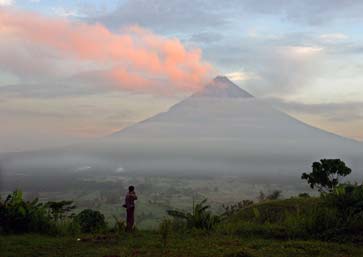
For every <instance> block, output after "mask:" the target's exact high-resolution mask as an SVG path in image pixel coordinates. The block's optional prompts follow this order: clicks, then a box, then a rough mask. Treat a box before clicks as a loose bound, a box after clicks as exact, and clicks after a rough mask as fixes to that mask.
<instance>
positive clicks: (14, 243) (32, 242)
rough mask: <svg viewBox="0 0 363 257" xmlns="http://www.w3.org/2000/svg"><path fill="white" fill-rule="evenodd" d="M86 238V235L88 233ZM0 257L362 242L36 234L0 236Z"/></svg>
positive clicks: (349, 253) (331, 249)
mask: <svg viewBox="0 0 363 257" xmlns="http://www.w3.org/2000/svg"><path fill="white" fill-rule="evenodd" d="M88 238H89V236H88ZM0 245H1V248H0V256H1V257H15V256H16V257H18V256H23V257H33V256H34V257H42V256H67V257H73V256H74V257H75V256H89V257H93V256H94V257H96V256H97V257H102V256H155V257H160V256H168V257H174V256H175V257H182V256H213V257H218V256H221V257H222V256H223V257H234V256H235V257H305V256H306V257H312V256H314V257H355V256H356V257H361V256H363V246H362V245H361V246H359V245H353V244H349V243H348V244H337V243H327V242H321V241H298V240H290V241H283V240H270V239H262V238H258V237H255V238H251V237H249V238H244V237H236V236H234V237H231V236H226V235H220V234H218V233H214V234H212V235H206V234H200V233H193V234H189V235H184V236H182V235H172V236H171V237H170V238H169V239H168V244H167V246H166V248H163V247H162V243H161V238H160V235H159V234H158V233H156V232H152V231H141V232H140V231H139V232H136V233H134V234H132V235H126V236H124V237H123V238H115V237H114V238H112V237H111V238H107V239H105V240H101V241H100V242H95V241H77V238H75V237H50V236H44V235H37V234H26V235H10V236H0Z"/></svg>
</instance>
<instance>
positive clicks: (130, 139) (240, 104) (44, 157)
mask: <svg viewBox="0 0 363 257" xmlns="http://www.w3.org/2000/svg"><path fill="white" fill-rule="evenodd" d="M59 156H62V158H61V159H60V158H59ZM362 156H363V144H362V143H359V142H356V141H354V140H351V139H347V138H343V137H340V136H337V135H335V134H332V133H329V132H326V131H323V130H320V129H317V128H314V127H311V126H309V125H307V124H305V123H303V122H301V121H298V120H296V119H294V118H292V117H291V116H289V115H287V114H285V113H283V112H281V111H279V110H276V109H274V108H273V107H271V106H269V105H267V104H265V103H263V102H261V101H259V100H258V99H256V98H255V97H253V96H252V95H251V94H249V93H248V92H246V91H244V90H243V89H241V88H240V87H238V86H236V85H235V84H233V83H232V82H231V81H229V80H228V79H227V78H226V77H217V78H215V79H214V80H213V81H212V82H211V83H209V84H208V85H207V86H206V87H205V88H204V89H203V90H202V91H200V92H197V93H195V94H193V95H192V96H190V97H188V98H187V99H185V100H183V101H181V102H180V103H178V104H176V105H174V106H172V107H171V108H170V109H169V110H168V111H166V112H163V113H160V114H157V115H155V116H153V117H151V118H149V119H147V120H145V121H142V122H139V123H137V124H134V125H132V126H130V127H128V128H126V129H123V130H121V131H119V132H117V133H114V134H113V135H111V136H109V137H107V138H103V139H99V140H97V141H96V142H90V143H88V144H82V145H78V146H72V147H68V148H63V149H58V150H55V151H47V152H37V153H34V154H28V155H21V156H20V157H19V158H13V157H11V158H8V159H7V163H5V162H3V164H5V165H3V167H6V168H9V167H12V169H14V170H15V169H16V170H19V169H20V170H22V169H21V168H19V165H20V164H21V165H23V166H22V167H23V170H26V169H28V168H29V166H31V165H33V166H32V167H33V169H38V166H37V165H39V164H44V163H46V164H49V163H52V165H53V166H54V165H55V163H57V165H60V166H62V167H63V166H64V165H65V163H66V164H67V165H68V166H67V170H73V171H74V170H79V167H92V169H93V171H94V172H98V171H100V170H104V171H105V170H108V171H113V172H114V171H119V170H123V171H125V172H131V173H138V172H139V173H163V174H178V175H181V174H185V173H187V174H194V175H195V174H225V173H228V174H231V173H234V174H239V175H249V176H260V177H263V178H266V177H267V176H268V177H269V178H272V179H275V178H276V179H281V176H277V175H281V174H283V175H284V176H285V177H291V178H293V179H295V180H299V175H300V174H301V172H302V171H306V169H307V168H308V167H309V166H310V165H311V163H312V162H313V161H316V160H318V159H321V158H341V159H344V160H345V161H346V162H347V163H348V165H349V166H350V167H352V168H353V170H355V172H354V173H355V174H357V175H359V174H361V175H362V174H363V161H362V158H361V157H362ZM11 165H12V166H11ZM17 165H18V166H17ZM43 166H44V165H43ZM48 167H49V165H48V166H47V167H46V169H47V168H48ZM62 169H63V168H62ZM63 170H64V169H63ZM90 170H91V168H90V169H89V170H88V171H90Z"/></svg>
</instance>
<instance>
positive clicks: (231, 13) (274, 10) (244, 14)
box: [90, 0, 363, 32]
mask: <svg viewBox="0 0 363 257" xmlns="http://www.w3.org/2000/svg"><path fill="white" fill-rule="evenodd" d="M362 8H363V2H362V1H357V0H347V1H342V0H319V1H316V0H305V1H301V0H269V1H255V0H229V1H219V0H209V1H204V0H195V1H184V0H169V1H164V0H127V1H122V2H121V3H120V4H119V6H118V7H117V8H116V9H115V10H114V11H113V12H107V13H105V14H103V15H98V16H97V17H91V18H90V20H92V21H100V22H102V23H104V24H106V25H107V26H109V27H111V28H117V27H118V26H120V25H121V24H140V25H142V26H147V27H149V28H153V29H156V30H157V31H164V32H170V31H179V32H180V31H190V30H194V31H197V30H198V29H200V28H203V29H206V28H216V27H222V26H225V25H226V24H230V23H232V22H233V21H236V20H238V21H239V22H241V21H242V22H243V21H244V20H247V21H248V20H249V19H250V18H251V17H252V18H254V19H255V18H256V17H257V18H258V17H259V16H260V17H261V18H262V17H268V16H270V17H271V16H273V17H276V18H278V19H280V20H281V21H284V22H286V21H289V22H293V23H299V24H306V25H309V26H320V25H323V24H327V23H331V22H334V21H335V20H352V21H354V20H362V15H361V10H362Z"/></svg>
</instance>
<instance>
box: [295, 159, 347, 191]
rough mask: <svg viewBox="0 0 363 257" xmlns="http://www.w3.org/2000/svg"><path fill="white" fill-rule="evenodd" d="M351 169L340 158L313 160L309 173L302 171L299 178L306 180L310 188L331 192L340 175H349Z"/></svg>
mask: <svg viewBox="0 0 363 257" xmlns="http://www.w3.org/2000/svg"><path fill="white" fill-rule="evenodd" d="M351 172H352V170H351V169H350V168H349V167H347V166H346V165H345V163H344V162H343V161H341V160H340V159H322V160H320V162H314V163H313V165H312V172H311V173H303V174H302V176H301V178H302V179H304V180H307V182H308V184H309V185H310V187H311V188H315V187H316V188H318V190H319V192H331V191H332V190H333V189H334V188H335V187H336V186H337V185H339V180H340V179H341V178H342V177H345V176H347V175H349V174H350V173H351Z"/></svg>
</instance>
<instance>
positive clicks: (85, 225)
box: [76, 209, 106, 233]
mask: <svg viewBox="0 0 363 257" xmlns="http://www.w3.org/2000/svg"><path fill="white" fill-rule="evenodd" d="M76 220H77V222H78V223H79V225H80V226H81V231H82V232H83V233H94V232H99V231H102V230H104V229H105V228H106V222H105V216H104V215H103V214H102V213H100V212H99V211H94V210H91V209H86V210H83V211H81V212H80V213H79V214H78V215H77V216H76Z"/></svg>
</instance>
